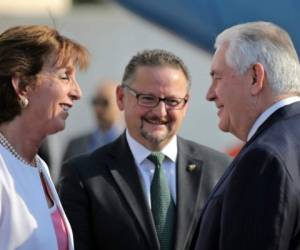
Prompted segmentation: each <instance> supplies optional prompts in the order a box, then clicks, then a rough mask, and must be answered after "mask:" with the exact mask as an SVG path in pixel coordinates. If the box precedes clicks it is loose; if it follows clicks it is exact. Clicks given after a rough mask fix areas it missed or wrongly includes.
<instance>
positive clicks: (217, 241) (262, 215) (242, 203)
mask: <svg viewBox="0 0 300 250" xmlns="http://www.w3.org/2000/svg"><path fill="white" fill-rule="evenodd" d="M215 46H216V52H215V54H214V56H213V60H212V66H211V77H212V83H211V85H210V88H209V90H208V92H207V99H208V100H209V101H212V102H214V103H215V105H216V107H217V108H218V117H219V128H220V129H221V130H222V131H224V132H230V133H232V134H233V135H235V136H236V137H237V138H239V139H240V140H242V141H244V142H245V145H244V146H243V147H242V149H241V151H240V152H239V153H238V155H237V156H236V157H235V159H234V160H233V162H232V164H231V165H230V166H229V168H228V170H227V171H226V173H225V174H224V176H223V177H222V178H221V179H220V182H219V183H218V184H217V185H216V188H215V189H214V191H213V192H212V194H211V195H210V197H209V198H208V201H207V203H206V205H205V206H204V209H203V210H202V215H201V219H200V224H199V234H198V240H197V243H196V249H197V250H212V249H213V250H229V249H230V250H241V249H243V250H254V249H255V250H266V249H268V250H275V249H276V250H296V249H297V250H299V249H300V216H299V215H300V150H299V149H300V129H299V124H300V97H299V94H300V69H299V59H298V56H297V53H296V50H295V48H294V45H293V43H292V41H291V38H290V36H289V35H288V33H287V32H286V31H285V30H283V29H282V28H280V27H278V26H277V25H274V24H272V23H268V22H252V23H245V24H240V25H236V26H233V27H230V28H228V29H227V30H225V31H223V32H222V33H221V34H219V35H218V37H217V39H216V43H215Z"/></svg>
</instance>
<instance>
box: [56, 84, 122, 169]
mask: <svg viewBox="0 0 300 250" xmlns="http://www.w3.org/2000/svg"><path fill="white" fill-rule="evenodd" d="M117 86H118V84H117V83H116V82H114V81H112V80H104V81H102V82H100V84H99V85H98V86H97V88H96V90H95V94H94V96H93V98H92V100H91V105H92V108H93V112H94V115H95V118H96V121H97V128H96V129H95V130H94V131H91V132H89V133H87V134H84V135H81V136H79V137H76V138H73V139H71V141H70V142H69V143H68V145H67V147H66V151H65V153H64V155H63V161H65V160H67V159H68V158H70V157H72V156H76V155H79V154H83V153H88V152H92V151H93V150H95V149H96V148H98V147H101V146H103V145H105V144H107V143H109V142H111V141H113V140H115V139H116V138H117V137H118V136H119V135H120V134H121V132H122V131H123V130H124V121H123V114H122V112H121V111H120V110H119V108H118V105H117V101H116V88H117ZM62 171H63V170H62Z"/></svg>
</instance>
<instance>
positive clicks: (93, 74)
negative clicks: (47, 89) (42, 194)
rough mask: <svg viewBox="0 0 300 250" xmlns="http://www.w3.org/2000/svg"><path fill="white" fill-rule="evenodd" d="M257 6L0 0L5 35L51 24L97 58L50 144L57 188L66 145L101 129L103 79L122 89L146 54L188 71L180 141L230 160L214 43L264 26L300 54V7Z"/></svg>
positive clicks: (81, 77)
mask: <svg viewBox="0 0 300 250" xmlns="http://www.w3.org/2000/svg"><path fill="white" fill-rule="evenodd" d="M254 2H255V1H254ZM254 2H253V1H251V2H250V1H245V0H235V1H234V0H231V1H230V0H227V1H218V0H185V1H182V0H164V1H162V0H151V1H150V0H120V1H110V0H73V1H72V0H0V32H2V31H4V30H5V29H7V28H9V27H11V26H15V25H24V24H46V25H49V26H51V27H55V28H56V29H58V30H59V31H60V33H62V34H63V35H66V36H68V37H70V38H72V39H74V40H76V41H78V42H79V43H81V44H83V45H85V46H86V47H87V48H88V50H89V52H90V54H91V65H90V67H89V69H88V70H87V71H86V72H80V73H79V74H78V81H79V83H80V86H81V88H82V91H83V97H82V99H81V101H79V102H77V103H76V104H75V106H74V107H73V109H71V111H70V115H69V118H68V120H67V126H66V129H65V130H64V131H62V132H60V133H58V134H55V135H52V136H50V138H49V146H50V147H49V149H50V155H51V172H52V176H53V178H54V180H56V178H57V176H58V173H59V168H60V164H61V158H62V154H63V152H64V150H65V147H66V144H67V143H68V141H69V140H70V139H71V138H73V137H74V136H77V135H80V134H83V133H85V132H86V131H89V130H91V129H93V128H94V126H95V118H94V115H93V113H92V110H91V106H90V101H91V96H92V94H93V91H94V90H95V87H96V86H97V85H98V84H99V82H100V81H101V80H103V79H112V80H115V81H118V82H120V81H121V78H122V75H123V70H124V68H125V66H126V64H127V62H128V61H129V59H130V58H131V57H132V56H133V55H134V54H136V53H137V51H141V50H144V49H154V48H162V49H167V50H169V51H172V52H174V53H175V54H177V55H178V56H179V57H181V58H182V59H183V60H184V62H185V63H186V64H187V66H188V68H189V69H190V74H191V77H192V91H191V92H192V98H191V102H190V106H189V112H188V114H187V117H186V120H185V122H184V124H183V126H182V129H181V131H180V135H182V136H184V137H186V138H188V139H191V140H194V141H196V142H198V143H202V144H205V145H208V146H210V147H213V148H215V149H218V150H220V151H224V152H228V151H229V150H231V149H232V148H234V147H235V146H236V145H239V143H240V142H239V141H238V140H237V139H235V138H234V137H233V136H232V135H230V134H225V133H223V132H221V131H219V130H218V127H217V124H218V119H217V115H216V108H215V107H214V105H213V104H211V103H209V102H207V101H206V100H205V94H206V91H207V89H208V86H209V84H210V76H209V71H210V63H211V56H212V54H211V53H212V51H213V41H214V38H215V36H216V35H217V34H218V33H219V32H220V31H221V30H223V29H224V28H225V27H227V26H231V25H233V24H236V23H239V22H245V21H254V20H266V21H272V22H274V23H277V24H279V25H281V26H282V27H284V28H285V29H286V30H288V31H289V32H290V34H291V37H292V39H293V41H294V42H295V44H296V47H297V49H298V48H299V43H300V42H299V41H300V32H297V31H296V27H297V26H296V23H298V22H297V15H296V13H297V12H298V10H299V7H300V2H299V3H298V2H296V0H294V1H293V0H286V1H276V0H275V1H274V0H273V1H268V0H265V1H260V2H258V1H256V2H257V3H256V4H255V3H254ZM271 6H272V11H271V10H270V8H271ZM298 19H299V18H298ZM298 21H299V20H298Z"/></svg>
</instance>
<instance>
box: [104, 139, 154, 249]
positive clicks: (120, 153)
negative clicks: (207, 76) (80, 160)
mask: <svg viewBox="0 0 300 250" xmlns="http://www.w3.org/2000/svg"><path fill="white" fill-rule="evenodd" d="M111 152H112V154H113V156H114V162H112V163H111V164H109V168H110V172H111V174H112V176H113V178H114V180H115V181H116V183H117V185H118V186H119V188H120V190H121V192H122V194H123V196H124V198H125V200H126V201H127V205H128V206H129V207H130V208H131V210H132V212H133V214H134V216H135V217H136V219H137V221H138V222H139V225H140V227H141V229H142V232H143V233H144V235H145V237H146V238H147V239H148V243H149V245H150V248H151V249H158V240H157V236H156V231H155V226H154V222H153V219H152V215H151V211H150V208H149V206H148V204H147V201H146V197H145V194H144V192H143V187H142V185H141V182H140V178H139V175H138V172H137V170H136V166H135V163H134V159H133V156H132V153H131V151H130V149H129V146H128V144H127V141H126V137H125V134H123V135H122V136H121V137H120V138H119V139H118V140H117V141H116V143H114V144H113V145H112V150H111Z"/></svg>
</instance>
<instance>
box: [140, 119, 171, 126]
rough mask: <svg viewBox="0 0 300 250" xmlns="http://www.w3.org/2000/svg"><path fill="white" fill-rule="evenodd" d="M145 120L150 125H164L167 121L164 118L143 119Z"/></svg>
mask: <svg viewBox="0 0 300 250" xmlns="http://www.w3.org/2000/svg"><path fill="white" fill-rule="evenodd" d="M143 120H144V121H145V122H147V123H148V124H152V125H166V124H167V123H168V121H167V120H166V119H164V120H161V119H143Z"/></svg>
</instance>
